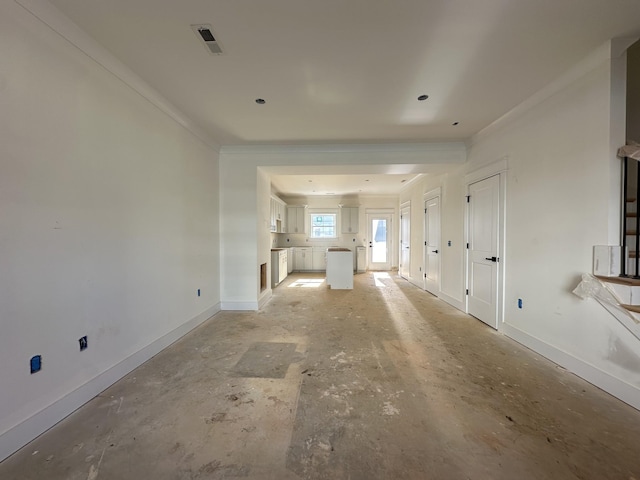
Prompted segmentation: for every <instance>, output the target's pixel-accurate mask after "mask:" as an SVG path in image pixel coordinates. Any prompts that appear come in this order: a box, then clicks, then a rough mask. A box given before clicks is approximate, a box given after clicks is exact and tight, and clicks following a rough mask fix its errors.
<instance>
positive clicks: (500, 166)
mask: <svg viewBox="0 0 640 480" xmlns="http://www.w3.org/2000/svg"><path fill="white" fill-rule="evenodd" d="M508 169H509V157H508V156H507V155H505V156H504V157H502V158H500V159H499V160H496V161H495V162H491V163H488V164H486V165H482V166H481V167H478V168H477V169H475V170H472V171H471V172H469V173H467V174H466V175H465V176H464V183H465V185H467V186H469V185H471V184H472V183H476V182H479V181H480V180H484V179H485V178H489V177H493V176H494V175H497V174H499V173H503V172H506V171H507V170H508ZM467 194H468V192H467Z"/></svg>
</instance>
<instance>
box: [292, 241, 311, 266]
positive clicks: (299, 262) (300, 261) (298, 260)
mask: <svg viewBox="0 0 640 480" xmlns="http://www.w3.org/2000/svg"><path fill="white" fill-rule="evenodd" d="M294 251H295V253H294V258H295V260H294V263H293V268H294V270H295V271H296V272H308V271H310V270H313V253H312V251H313V249H312V248H311V247H296V248H295V249H294Z"/></svg>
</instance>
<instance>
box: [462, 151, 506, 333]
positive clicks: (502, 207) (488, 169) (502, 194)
mask: <svg viewBox="0 0 640 480" xmlns="http://www.w3.org/2000/svg"><path fill="white" fill-rule="evenodd" d="M508 167H509V157H508V156H504V157H502V158H500V159H499V160H496V161H495V162H492V163H489V164H487V165H483V166H481V167H479V168H478V169H476V170H474V171H472V172H470V173H468V174H467V175H465V177H464V180H465V185H466V187H465V191H466V195H469V187H470V186H471V185H472V184H474V183H476V182H480V181H482V180H485V179H487V178H490V177H493V176H495V175H498V176H499V177H498V180H499V182H498V190H499V200H498V211H499V212H498V217H499V218H498V258H499V261H498V292H497V293H498V299H497V303H496V309H497V329H498V330H502V326H503V325H504V311H505V304H504V302H505V288H506V285H505V278H506V268H505V263H506V251H507V249H506V246H505V243H506V238H507V224H506V212H507V170H508ZM469 220H470V219H469V203H468V202H465V212H464V237H465V243H469ZM464 289H465V290H463V292H464V312H465V313H469V296H468V295H467V294H466V290H467V289H469V249H468V248H466V249H465V254H464Z"/></svg>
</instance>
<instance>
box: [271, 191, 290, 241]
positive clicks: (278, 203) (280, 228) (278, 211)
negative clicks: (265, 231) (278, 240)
mask: <svg viewBox="0 0 640 480" xmlns="http://www.w3.org/2000/svg"><path fill="white" fill-rule="evenodd" d="M286 207H287V205H286V204H285V203H284V202H283V201H282V200H280V199H279V198H278V197H275V196H271V203H270V212H271V215H270V220H271V223H270V230H271V231H272V232H276V233H284V232H286V231H287V229H286V223H287V221H286Z"/></svg>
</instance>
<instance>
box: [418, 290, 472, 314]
mask: <svg viewBox="0 0 640 480" xmlns="http://www.w3.org/2000/svg"><path fill="white" fill-rule="evenodd" d="M427 293H429V292H427ZM437 297H438V298H439V299H440V300H442V301H443V302H446V303H448V304H449V305H451V306H452V307H454V308H457V309H458V310H460V311H461V312H464V313H466V311H465V304H464V302H463V301H460V300H457V299H455V298H453V297H452V296H450V295H447V294H446V293H443V292H440V293H439V294H438V295H437Z"/></svg>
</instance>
